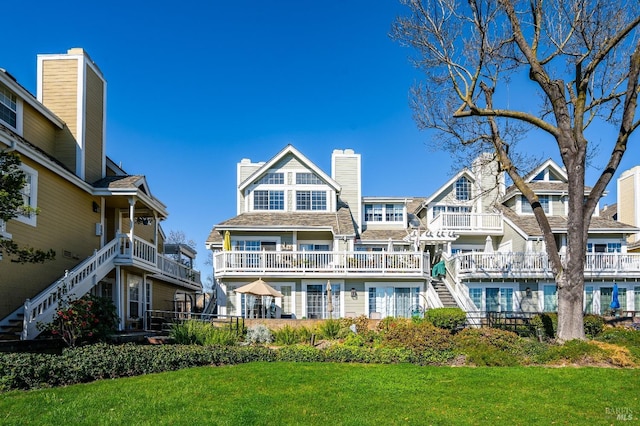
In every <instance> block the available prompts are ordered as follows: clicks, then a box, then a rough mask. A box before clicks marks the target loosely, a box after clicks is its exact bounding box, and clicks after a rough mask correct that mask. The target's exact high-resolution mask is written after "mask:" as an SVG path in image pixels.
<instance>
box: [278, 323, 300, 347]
mask: <svg viewBox="0 0 640 426" xmlns="http://www.w3.org/2000/svg"><path fill="white" fill-rule="evenodd" d="M271 334H272V336H273V343H275V344H276V345H280V346H285V345H294V344H296V343H300V340H299V339H300V338H299V336H298V333H297V332H296V329H295V328H293V327H291V326H290V325H289V324H287V325H285V326H284V327H282V328H280V329H278V330H272V331H271Z"/></svg>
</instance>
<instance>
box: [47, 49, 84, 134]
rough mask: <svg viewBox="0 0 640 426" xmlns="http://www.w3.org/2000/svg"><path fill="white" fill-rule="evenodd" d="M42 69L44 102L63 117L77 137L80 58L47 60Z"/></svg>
mask: <svg viewBox="0 0 640 426" xmlns="http://www.w3.org/2000/svg"><path fill="white" fill-rule="evenodd" d="M42 70H43V72H42V90H43V91H42V103H43V104H44V105H45V106H46V107H47V108H49V109H50V110H51V111H53V112H54V113H55V114H56V115H57V116H58V117H60V118H62V119H63V120H64V121H65V123H67V126H68V127H69V129H70V130H71V133H72V134H73V135H74V136H76V137H77V135H78V128H77V125H78V120H77V110H78V109H77V106H78V105H77V101H78V97H77V94H78V60H77V59H64V60H62V59H60V60H46V61H43V63H42Z"/></svg>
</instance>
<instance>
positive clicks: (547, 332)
mask: <svg viewBox="0 0 640 426" xmlns="http://www.w3.org/2000/svg"><path fill="white" fill-rule="evenodd" d="M531 325H533V326H534V327H535V328H536V329H538V330H541V331H542V335H543V336H546V337H548V338H549V339H553V338H555V337H556V332H557V330H558V314H556V313H553V312H549V313H543V314H538V315H536V316H534V317H533V318H531Z"/></svg>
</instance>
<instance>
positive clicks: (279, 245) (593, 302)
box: [207, 145, 640, 318]
mask: <svg viewBox="0 0 640 426" xmlns="http://www.w3.org/2000/svg"><path fill="white" fill-rule="evenodd" d="M331 160H332V161H331V168H332V169H331V171H330V174H328V173H325V172H324V171H323V170H321V169H320V168H318V167H317V166H316V165H315V164H313V163H312V162H311V161H310V160H309V159H308V158H306V157H305V156H304V155H303V154H302V153H301V152H299V151H298V150H297V149H295V148H294V147H293V146H291V145H289V146H287V147H285V148H284V149H283V150H282V151H280V152H279V153H278V154H276V155H275V156H274V157H273V158H272V159H270V160H269V161H266V162H258V163H254V162H251V161H250V160H247V159H245V160H242V161H241V162H240V163H239V164H238V168H237V188H238V192H237V194H238V201H237V215H236V216H235V217H233V218H231V219H229V220H226V221H223V222H221V223H219V224H217V225H215V226H214V227H213V229H212V231H211V233H210V235H209V237H208V238H207V248H209V249H210V250H212V251H213V258H214V279H215V284H216V287H217V291H218V309H219V313H221V314H229V315H242V316H248V317H251V316H260V315H263V316H267V317H278V318H282V317H286V318H329V317H349V316H358V315H367V316H369V317H370V318H382V317H386V316H395V317H409V316H412V315H415V314H416V313H418V312H421V311H423V310H424V309H428V308H433V307H442V306H459V307H461V308H462V309H464V310H465V311H467V312H469V313H470V315H471V313H475V314H477V315H484V314H486V313H487V312H516V313H517V312H542V311H554V310H555V309H556V306H557V302H556V300H557V298H556V291H557V290H556V286H555V283H554V277H553V276H552V274H551V268H550V265H549V261H548V259H547V255H546V251H545V246H544V241H543V238H542V235H541V232H540V230H539V228H538V225H537V223H536V221H535V218H534V216H533V213H532V211H531V206H530V205H529V203H528V202H527V201H526V199H525V198H524V197H523V196H522V194H521V193H520V192H519V191H518V190H517V189H516V188H515V187H513V186H511V187H506V185H505V176H504V172H501V171H499V168H498V167H497V163H496V162H495V161H494V160H493V157H492V156H491V155H488V154H485V155H483V156H480V157H479V158H478V159H476V161H474V163H473V164H472V165H471V167H470V168H464V169H462V170H460V172H458V173H457V174H456V175H454V176H453V177H452V178H451V179H449V180H448V181H447V182H445V183H444V184H443V185H442V186H441V187H440V188H439V189H438V190H437V191H435V192H434V193H433V194H432V195H430V196H428V197H377V196H362V191H361V172H360V171H361V157H360V155H359V154H357V153H355V152H353V150H349V149H347V150H334V151H333V153H332V158H331ZM526 180H527V182H528V183H529V184H530V186H531V187H532V188H533V189H534V191H535V192H536V193H537V194H538V196H539V198H540V201H541V203H542V205H543V207H544V208H545V211H546V212H547V214H548V216H549V220H550V222H551V224H552V229H553V232H554V235H555V238H556V241H557V245H558V247H559V248H560V253H561V254H563V253H564V251H565V250H566V240H567V239H566V233H567V226H566V217H567V176H566V172H565V171H564V170H563V169H562V168H561V167H559V166H558V165H557V164H556V163H555V162H553V161H552V160H548V161H545V162H544V163H542V164H541V165H539V166H538V167H536V168H535V169H533V170H532V171H531V172H530V173H529V174H528V175H527V176H526ZM588 190H589V189H588V188H587V191H588ZM587 193H588V192H587ZM635 232H638V228H637V227H635V226H632V225H626V224H624V223H622V222H618V221H616V220H613V219H611V218H609V217H604V216H602V217H601V216H600V215H599V213H596V215H595V216H594V217H593V218H592V221H591V227H590V232H589V239H588V247H587V251H588V254H587V262H586V266H585V312H594V313H605V311H606V309H607V308H608V303H609V302H610V298H611V290H612V287H613V284H614V282H615V283H617V284H618V286H619V288H620V296H621V304H622V305H623V308H622V309H623V310H636V309H637V310H640V281H639V280H640V255H635V254H631V253H628V252H627V238H628V237H629V236H630V235H631V234H633V233H635ZM225 236H226V238H227V239H228V243H227V244H228V245H227V246H226V247H225V242H224V240H225ZM434 265H441V266H442V267H441V268H433V266H434ZM259 278H261V279H263V280H264V281H266V282H268V283H269V284H270V285H271V286H273V287H275V288H276V289H277V290H279V291H280V292H281V293H282V294H283V297H281V298H280V297H278V298H273V300H270V299H269V300H267V301H264V300H262V299H260V298H257V297H252V296H251V295H246V294H243V293H238V292H236V291H235V289H237V288H239V287H241V286H243V285H245V284H247V283H250V282H252V281H254V280H257V279H259ZM622 299H624V301H623V300H622ZM265 303H269V304H270V306H269V309H267V308H266V307H265V306H263V304H265Z"/></svg>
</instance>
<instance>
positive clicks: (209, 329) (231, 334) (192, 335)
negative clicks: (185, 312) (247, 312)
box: [169, 320, 241, 346]
mask: <svg viewBox="0 0 640 426" xmlns="http://www.w3.org/2000/svg"><path fill="white" fill-rule="evenodd" d="M240 334H241V333H240V330H234V329H231V328H229V327H217V326H215V325H213V324H211V323H208V322H202V321H197V320H188V321H182V322H179V323H175V324H173V325H172V326H171V331H170V334H169V335H170V336H171V337H172V338H173V340H174V341H175V343H177V344H180V345H192V344H195V345H201V346H205V345H206V346H211V345H224V346H233V345H235V344H236V343H238V342H239V341H240Z"/></svg>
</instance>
